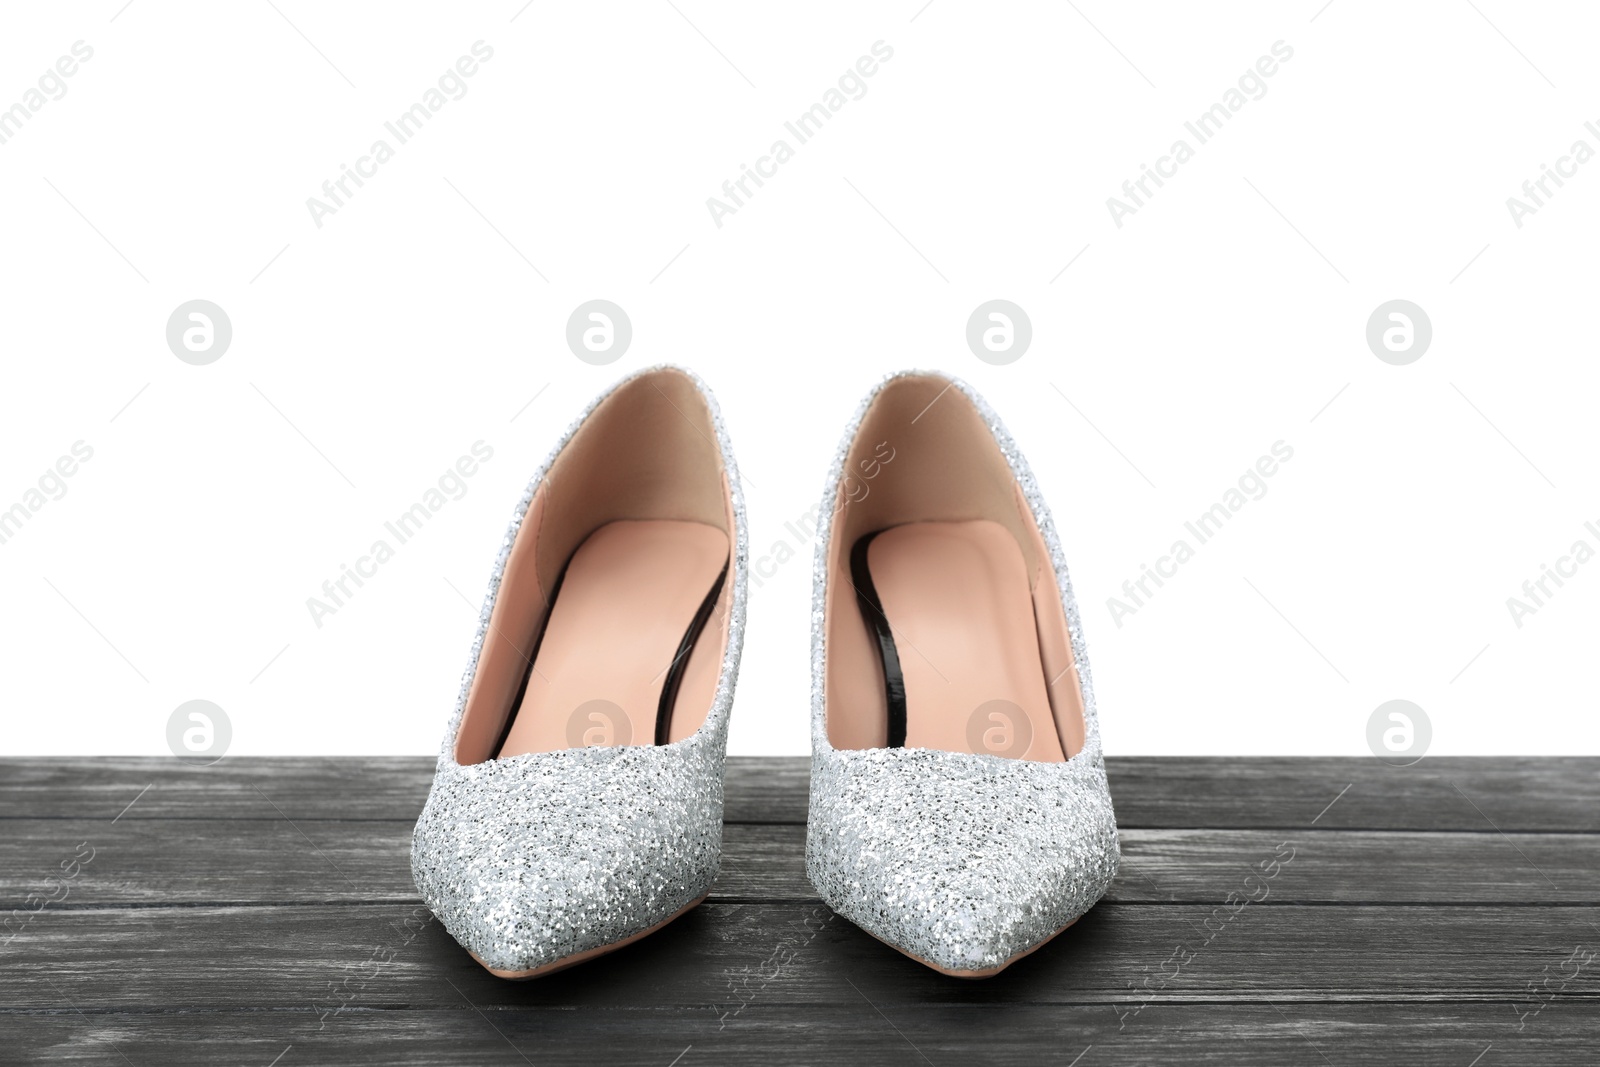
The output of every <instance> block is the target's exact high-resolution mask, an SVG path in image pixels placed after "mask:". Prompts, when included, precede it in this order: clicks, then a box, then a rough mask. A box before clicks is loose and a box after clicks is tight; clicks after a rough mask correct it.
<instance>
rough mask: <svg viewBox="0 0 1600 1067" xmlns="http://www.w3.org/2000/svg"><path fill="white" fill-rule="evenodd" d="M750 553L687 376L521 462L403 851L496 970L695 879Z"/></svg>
mask: <svg viewBox="0 0 1600 1067" xmlns="http://www.w3.org/2000/svg"><path fill="white" fill-rule="evenodd" d="M746 558H747V552H746V542H745V519H744V505H743V499H742V497H741V495H740V491H739V477H738V473H737V470H736V468H735V466H734V461H733V453H732V450H731V448H730V447H729V445H728V439H727V435H726V433H725V432H724V429H723V425H722V420H721V417H720V415H719V414H718V412H717V407H716V403H715V401H713V400H712V398H711V396H710V394H709V393H708V392H707V391H706V390H705V388H704V386H703V385H702V384H701V383H700V381H699V379H697V378H695V377H694V376H693V375H691V374H689V373H688V372H686V371H682V370H678V369H676V368H671V367H663V368H652V369H650V370H646V371H642V372H640V373H638V374H635V375H633V376H632V377H629V378H627V379H625V380H624V381H622V382H621V383H620V384H618V385H617V386H616V387H615V388H614V389H612V390H611V391H610V392H608V393H607V394H605V395H604V396H602V397H601V398H600V399H598V400H596V401H595V402H594V403H593V404H592V405H590V407H589V409H588V410H587V411H585V412H584V413H583V415H582V416H580V417H579V419H578V421H577V422H576V423H574V424H573V426H572V427H571V428H570V429H569V430H568V431H567V433H566V434H565V436H564V437H563V438H562V440H561V443H560V444H558V445H557V446H556V448H555V451H554V452H553V453H552V454H551V456H550V458H549V459H548V460H547V461H546V462H545V465H544V467H543V468H541V469H540V470H539V472H538V473H536V474H535V475H534V476H533V480H532V482H530V483H529V485H528V489H527V492H526V493H524V494H523V497H522V500H521V501H520V502H519V503H518V505H517V508H516V512H515V515H514V516H513V518H512V521H511V529H510V531H509V532H508V533H507V534H506V537H505V540H504V541H503V542H502V544H501V547H500V555H499V558H498V559H497V561H496V563H495V567H494V571H493V574H492V575H491V577H490V579H489V595H488V599H487V601H486V602H485V604H484V608H483V614H482V617H481V619H480V622H479V626H478V634H477V637H476V639H475V640H474V641H473V645H472V655H471V658H470V661H469V663H468V665H467V672H466V677H465V678H464V680H463V682H462V686H461V695H460V697H459V699H458V700H457V702H456V708H455V712H454V714H453V715H452V717H451V719H450V725H449V728H448V729H447V730H446V732H445V738H444V744H443V746H442V749H441V752H440V754H439V763H438V768H437V770H436V771H435V773H434V779H433V789H432V790H431V791H430V792H429V794H428V801H427V804H426V806H424V808H423V810H422V815H421V817H420V818H419V819H418V820H417V828H416V832H415V834H414V835H413V837H412V845H411V870H412V876H413V878H414V879H415V880H416V883H417V888H418V889H419V890H420V891H421V892H422V896H423V899H424V900H426V901H427V903H428V906H429V907H431V908H432V909H433V912H434V914H435V915H437V916H438V917H439V920H440V921H441V922H442V923H443V924H444V926H445V928H446V929H447V930H449V931H450V933H451V934H452V935H453V936H454V937H455V939H456V940H457V941H458V942H460V943H461V945H462V947H464V948H465V949H467V951H468V952H470V953H471V954H472V955H473V957H474V958H475V959H477V961H478V962H479V963H481V964H483V965H484V966H485V967H486V968H488V969H489V970H490V971H491V972H492V973H494V974H496V975H499V976H501V977H503V978H532V977H534V976H537V975H541V974H546V973H549V972H551V971H556V970H560V969H561V968H563V967H568V966H571V965H572V964H574V963H579V962H582V961H583V960H586V959H589V958H591V957H593V956H597V955H600V954H601V953H604V952H607V951H610V950H611V949H615V948H618V947H620V946H622V945H625V944H627V943H628V942H630V941H634V940H637V939H638V938H640V937H643V936H644V935H646V934H648V933H651V932H653V931H655V930H657V929H659V928H660V927H662V926H664V925H666V924H667V923H668V922H670V921H672V920H673V919H675V918H677V917H678V916H679V915H682V914H683V913H684V912H686V911H688V910H689V909H690V908H693V907H694V906H695V905H696V904H698V903H699V902H700V901H701V900H703V899H704V898H705V896H706V893H707V892H708V891H709V890H710V888H711V883H712V881H713V880H714V879H715V878H716V876H717V868H718V865H719V863H720V860H721V853H722V765H723V757H724V755H725V753H726V750H727V738H728V710H729V706H730V705H731V704H732V702H733V687H734V680H735V678H736V676H737V675H738V670H739V650H740V647H741V645H742V643H743V636H744V610H745V561H746Z"/></svg>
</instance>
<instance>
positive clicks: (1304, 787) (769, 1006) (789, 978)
mask: <svg viewBox="0 0 1600 1067" xmlns="http://www.w3.org/2000/svg"><path fill="white" fill-rule="evenodd" d="M807 766H808V761H806V760H794V759H784V760H753V759H743V760H741V759H735V760H731V761H730V766H729V776H728V785H727V796H728V802H727V814H728V825H727V826H726V828H725V831H724V861H723V872H722V876H721V877H720V879H719V881H718V884H717V886H716V889H715V890H714V892H713V894H712V896H711V898H710V899H709V900H708V902H707V903H706V904H705V905H703V906H701V907H700V908H697V909H696V910H695V911H693V912H691V913H690V914H689V915H687V916H685V917H684V918H683V919H681V920H679V921H678V922H676V923H674V924H672V925H671V926H669V927H668V928H666V929H665V930H663V931H661V932H660V933H658V934H656V935H654V936H652V937H650V938H647V939H645V940H644V941H641V942H639V943H637V944H635V945H632V946H629V947H627V948H624V949H622V950H620V951H618V952H616V953H613V954H611V955H609V956H606V957H602V958H600V959H598V960H595V961H593V962H591V963H587V964H584V965H583V966H581V967H578V968H574V969H572V970H570V971H566V972H562V973H560V974H558V975H555V976H552V977H550V978H547V979H543V980H540V981H536V982H531V983H516V984H514V983H507V982H502V981H499V980H497V979H494V978H493V977H491V976H489V975H488V974H486V973H485V972H484V971H483V970H482V969H481V968H480V967H478V966H477V964H475V963H473V962H472V960H471V959H470V958H469V957H467V955H466V954H465V953H464V952H463V951H462V950H461V949H460V947H459V946H457V945H456V944H455V942H454V941H453V940H451V939H450V937H449V936H448V935H447V934H446V933H445V932H444V931H443V930H442V929H441V928H440V927H439V925H438V924H437V923H436V922H435V921H433V920H432V919H431V916H429V915H428V914H427V912H426V910H425V909H424V908H422V907H421V905H420V901H419V900H418V898H417V894H416V891H415V889H414V888H413V886H412V885H411V880H410V870H409V845H410V834H411V827H412V824H413V822H414V820H415V818H416V814H417V812H418V811H419V810H420V809H421V806H422V801H423V799H424V797H425V796H426V792H427V788H428V785H429V781H430V779H431V773H432V760H428V759H415V758H395V759H376V760H314V759H260V760H229V761H224V763H222V764H219V765H218V766H216V767H213V768H207V769H204V770H196V769H191V768H186V767H182V766H180V765H176V764H174V763H173V761H171V760H155V759H150V760H134V759H110V760H82V759H62V760H5V761H0V917H4V918H5V919H6V921H7V923H8V925H7V926H6V927H5V928H4V929H0V1028H3V1030H4V1034H5V1040H4V1041H3V1042H0V1062H6V1063H10V1062H23V1063H45V1062H50V1063H91V1062H93V1063H130V1064H135V1065H138V1067H143V1065H144V1064H147V1063H151V1064H153V1063H162V1064H177V1065H186V1064H199V1063H218V1062H237V1063H259V1064H261V1065H263V1067H265V1065H266V1064H270V1063H272V1062H273V1061H274V1058H275V1057H278V1056H280V1054H281V1055H282V1059H281V1060H280V1061H279V1063H278V1067H294V1065H296V1064H300V1063H358V1064H366V1063H371V1064H380V1063H381V1064H413V1063H414V1064H478V1063H483V1064H489V1063H495V1064H516V1063H523V1062H532V1063H538V1064H541V1065H543V1064H547V1063H583V1064H594V1063H597V1062H599V1063H640V1064H652V1065H656V1067H668V1065H669V1064H672V1063H673V1062H674V1061H675V1060H678V1062H679V1067H693V1065H694V1064H697V1063H707V1062H712V1061H718V1060H720V1061H724V1062H731V1063H751V1062H759V1063H771V1064H776V1065H784V1064H802V1063H818V1062H846V1063H849V1062H872V1063H885V1064H893V1063H908V1064H910V1063H917V1064H926V1063H935V1064H944V1063H952V1064H955V1063H967V1062H974V1061H980V1062H993V1063H1019V1064H1020V1063H1029V1064H1033V1063H1038V1062H1060V1063H1063V1064H1071V1063H1074V1062H1075V1058H1076V1057H1081V1059H1078V1060H1077V1061H1076V1062H1077V1064H1078V1067H1095V1065H1097V1064H1134V1063H1140V1064H1142V1063H1151V1062H1186V1063H1190V1062H1192V1063H1215V1064H1243V1065H1253V1064H1268V1063H1272V1064H1278V1063H1318V1064H1320V1063H1330V1064H1341V1065H1342V1064H1346V1063H1355V1064H1367V1063H1407V1064H1410V1063H1420V1064H1452V1065H1457V1067H1466V1065H1468V1064H1471V1063H1473V1062H1474V1060H1475V1058H1476V1057H1479V1056H1483V1059H1482V1061H1481V1064H1480V1067H1491V1065H1492V1064H1493V1063H1496V1062H1529V1063H1535V1062H1537V1063H1554V1064H1578V1063H1584V1064H1591V1063H1594V1062H1596V1056H1597V1050H1600V760H1577V759H1548V760H1541V759H1498V760H1427V761H1424V762H1423V763H1422V764H1419V765H1418V766H1417V767H1414V768H1408V769H1405V770H1393V769H1390V768H1387V767H1383V766H1382V765H1381V764H1378V763H1377V762H1376V761H1372V760H1323V759H1316V760H1293V759H1256V760H1207V759H1203V760H1173V759H1159V760H1157V759H1121V760H1112V761H1110V771H1109V774H1110V777H1111V783H1112V789H1113V793H1114V796H1115V800H1116V805H1117V813H1118V816H1119V824H1120V825H1121V826H1122V827H1123V830H1122V837H1123V862H1122V869H1121V874H1120V875H1119V877H1118V880H1117V882H1116V884H1115V885H1114V886H1113V887H1112V889H1111V891H1110V892H1109V893H1108V894H1107V896H1106V898H1105V900H1104V901H1103V902H1102V903H1101V904H1100V905H1099V906H1098V907H1096V908H1095V909H1094V910H1093V911H1091V912H1090V913H1089V915H1088V916H1086V917H1085V918H1084V919H1083V920H1082V921H1080V922H1079V923H1078V924H1077V925H1076V926H1075V927H1074V928H1073V929H1072V930H1069V931H1068V932H1067V933H1066V934H1064V935H1063V936H1062V937H1060V938H1058V939H1057V940H1056V941H1055V942H1053V943H1052V944H1051V945H1049V946H1047V947H1046V948H1045V949H1043V950H1041V951H1039V952H1037V953H1035V954H1034V955H1032V956H1029V957H1028V958H1026V959H1024V960H1022V961H1020V962H1019V963H1017V964H1016V965H1015V966H1013V967H1012V968H1011V969H1010V970H1008V971H1006V972H1004V973H1003V974H1001V975H1000V976H998V977H996V978H994V979H990V980H987V981H982V982H971V981H960V980H954V979H949V978H945V977H943V976H940V975H938V974H935V973H934V972H932V971H929V970H928V969H926V968H924V967H922V966H920V965H918V964H916V963H915V962H913V961H911V960H908V959H906V958H905V957H903V956H901V955H899V954H898V953H896V952H893V951H892V950H890V949H888V948H886V947H885V946H884V945H882V944H880V943H879V942H877V941H875V940H873V939H872V938H871V937H870V936H868V935H867V934H865V933H863V932H862V931H860V930H858V929H857V928H855V927H854V926H853V925H851V924H850V923H848V922H846V921H844V920H842V919H839V918H838V917H836V916H834V915H832V913H831V912H830V911H829V910H828V909H827V908H826V907H824V906H822V905H821V903H820V902H819V901H818V900H817V899H816V897H815V893H814V891H813V890H812V888H811V887H810V884H809V883H808V882H807V881H806V878H805V870H804V844H805V829H804V819H805V810H806V790H807ZM146 787H148V788H146ZM1347 787H1348V788H1347ZM135 798H137V800H136V801H135ZM1335 798H1337V799H1335ZM130 804H131V806H130ZM89 849H92V850H93V853H92V859H90V860H89V861H88V862H87V863H84V862H82V858H83V857H84V856H86V855H88V850H89ZM1291 854H1292V858H1288V859H1285V858H1284V857H1286V856H1290V855H1291ZM1274 858H1276V859H1277V861H1278V862H1277V863H1275V864H1274V863H1273V862H1272V861H1273V859H1274ZM75 860H76V861H77V862H76V864H74V861H75ZM63 864H66V865H67V866H66V867H65V868H64V867H63ZM68 868H70V869H71V870H73V871H75V874H69V873H68ZM1269 870H1270V871H1272V873H1270V874H1268V873H1266V872H1267V871H1269ZM45 897H54V898H55V899H51V900H48V901H46V900H44V899H43V898H45ZM41 904H42V910H37V911H34V910H32V909H33V908H35V907H36V906H39V905H41ZM408 921H409V922H408ZM1486 1050H1489V1051H1488V1052H1487V1053H1486ZM680 1057H681V1059H680Z"/></svg>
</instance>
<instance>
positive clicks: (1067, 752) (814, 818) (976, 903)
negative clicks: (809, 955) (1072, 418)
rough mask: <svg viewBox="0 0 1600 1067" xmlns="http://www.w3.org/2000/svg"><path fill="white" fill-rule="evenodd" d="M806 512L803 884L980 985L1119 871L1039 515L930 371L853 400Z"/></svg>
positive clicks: (1017, 467)
mask: <svg viewBox="0 0 1600 1067" xmlns="http://www.w3.org/2000/svg"><path fill="white" fill-rule="evenodd" d="M822 511H823V514H824V518H823V520H822V522H821V524H820V534H819V537H818V544H817V557H816V570H815V601H814V603H813V607H812V614H811V618H812V653H811V667H812V704H811V707H812V713H811V714H812V765H811V812H810V819H809V825H808V829H807V835H806V873H807V874H808V875H810V877H811V881H812V884H813V885H815V886H816V887H817V890H818V892H820V893H821V894H822V898H823V900H825V901H826V902H827V903H828V904H829V905H830V906H831V907H832V908H833V909H834V910H835V911H836V912H838V913H839V914H840V915H843V916H844V917H846V918H848V919H850V920H851V921H852V922H854V923H856V924H857V925H858V926H860V927H861V928H862V929H864V930H866V931H867V932H868V933H870V934H872V935H873V936H874V937H877V938H879V939H880V940H882V941H885V942H887V943H888V944H890V945H892V946H893V947H895V948H897V949H899V950H900V951H901V952H904V953H905V954H906V955H908V956H910V957H912V958H913V959H916V960H918V961H919V962H922V963H925V964H927V965H928V966H929V967H932V968H934V969H935V970H938V971H942V972H944V973H946V974H951V975H957V976H961V977H967V978H982V977H987V976H989V975H992V974H997V973H999V972H1000V971H1001V970H1003V969H1005V968H1006V967H1007V966H1009V965H1010V964H1012V963H1013V962H1015V961H1016V960H1018V959H1020V958H1021V957H1023V956H1025V955H1027V954H1028V953H1030V952H1032V951H1034V950H1035V949H1037V948H1039V947H1040V946H1041V945H1043V944H1044V943H1045V942H1046V941H1049V940H1050V939H1051V938H1053V937H1055V936H1056V935H1057V934H1059V933H1060V932H1061V931H1062V930H1064V929H1066V928H1067V927H1068V926H1070V925H1072V923H1074V922H1075V921H1077V919H1078V918H1079V917H1081V916H1082V915H1083V913H1084V912H1086V911H1088V910H1089V908H1090V907H1092V906H1093V905H1094V903H1095V902H1096V901H1097V900H1099V899H1100V897H1101V895H1102V894H1104V893H1105V891H1106V888H1107V887H1108V886H1109V885H1110V884H1111V880H1112V879H1113V878H1114V877H1115V876H1116V872H1117V861H1118V844H1117V827H1116V818H1115V816H1114V814H1113V812H1112V810H1111V795H1110V793H1109V791H1108V790H1107V788H1106V773H1105V763H1104V760H1103V759H1102V757H1101V751H1100V733H1099V727H1098V724H1097V722H1096V719H1095V709H1094V690H1093V688H1092V687H1091V685H1090V681H1089V664H1088V659H1087V658H1086V654H1085V648H1084V643H1083V633H1082V629H1081V627H1080V625H1079V619H1078V609H1077V605H1076V603H1075V602H1074V600H1073V597H1072V586H1071V584H1070V583H1069V582H1068V580H1067V569H1066V564H1065V562H1064V561H1063V559H1062V556H1061V547H1060V545H1059V543H1058V542H1057V540H1056V533H1055V528H1054V526H1053V525H1052V524H1051V521H1050V513H1049V511H1048V510H1046V508H1045V504H1044V501H1043V499H1041V497H1040V494H1039V490H1038V487H1037V486H1036V485H1035V483H1034V480H1033V476H1032V475H1031V474H1030V473H1029V471H1028V466H1027V463H1026V461H1024V459H1023V458H1022V456H1021V455H1020V454H1019V453H1018V451H1017V449H1016V446H1015V445H1014V444H1013V443H1012V441H1011V438H1010V436H1009V435H1007V433H1006V431H1005V428H1004V427H1003V426H1002V425H1001V424H1000V420H999V419H998V418H997V417H996V416H995V415H994V413H993V412H992V411H990V410H989V408H988V406H987V405H986V404H985V403H984V402H983V400H982V399H981V398H980V397H979V396H978V395H977V394H976V393H975V392H973V391H972V389H971V388H970V387H968V386H967V385H966V384H964V383H962V382H960V381H955V380H952V379H950V378H947V377H945V376H943V375H939V374H925V373H908V374H902V375H896V376H894V377H891V378H889V379H888V380H887V381H885V382H883V383H882V384H881V385H880V386H878V388H877V389H875V390H874V391H873V392H872V393H871V394H870V395H869V396H868V397H867V398H866V400H865V401H863V402H862V405H861V407H860V409H859V410H858V411H857V412H856V415H855V418H854V419H853V420H852V422H851V424H850V426H849V428H848V430H847V432H846V434H845V437H844V441H843V442H842V443H841V445H840V448H839V452H838V454H837V455H836V456H835V458H834V463H833V470H832V474H831V475H830V477H829V481H828V488H827V492H826V493H825V495H824V496H823V504H822Z"/></svg>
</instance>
